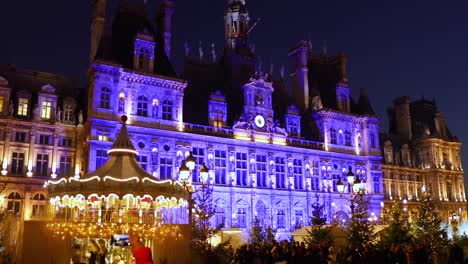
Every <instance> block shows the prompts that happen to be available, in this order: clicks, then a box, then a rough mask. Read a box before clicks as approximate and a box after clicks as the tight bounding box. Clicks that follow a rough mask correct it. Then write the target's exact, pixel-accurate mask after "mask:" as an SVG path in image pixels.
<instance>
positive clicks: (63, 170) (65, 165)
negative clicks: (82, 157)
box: [60, 156, 71, 176]
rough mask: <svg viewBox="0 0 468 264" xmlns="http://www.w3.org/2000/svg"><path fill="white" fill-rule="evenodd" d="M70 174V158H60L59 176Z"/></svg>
mask: <svg viewBox="0 0 468 264" xmlns="http://www.w3.org/2000/svg"><path fill="white" fill-rule="evenodd" d="M70 172H71V157H70V156H60V175H61V176H66V175H70Z"/></svg>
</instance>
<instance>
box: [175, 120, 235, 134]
mask: <svg viewBox="0 0 468 264" xmlns="http://www.w3.org/2000/svg"><path fill="white" fill-rule="evenodd" d="M184 131H185V132H188V133H194V134H201V135H210V136H217V137H233V135H234V133H233V130H232V129H229V128H219V127H212V126H204V125H197V124H190V123H184Z"/></svg>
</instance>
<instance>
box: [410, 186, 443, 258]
mask: <svg viewBox="0 0 468 264" xmlns="http://www.w3.org/2000/svg"><path fill="white" fill-rule="evenodd" d="M442 222H443V221H442V218H441V217H440V212H439V210H438V204H437V203H436V202H435V201H434V200H432V198H431V196H430V195H429V194H428V193H427V192H424V193H423V195H422V196H421V197H420V206H419V208H418V218H417V219H416V221H415V222H414V237H415V240H416V242H417V243H418V244H421V245H426V246H427V247H428V249H430V251H431V253H432V254H434V255H435V256H437V254H438V253H439V252H440V251H441V250H442V249H443V248H444V247H446V246H447V244H448V238H447V232H446V231H445V229H444V227H443V226H442Z"/></svg>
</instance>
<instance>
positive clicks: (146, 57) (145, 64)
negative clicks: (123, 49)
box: [138, 49, 150, 71]
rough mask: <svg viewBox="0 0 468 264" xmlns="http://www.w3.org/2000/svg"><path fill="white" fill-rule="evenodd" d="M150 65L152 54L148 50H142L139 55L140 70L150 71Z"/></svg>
mask: <svg viewBox="0 0 468 264" xmlns="http://www.w3.org/2000/svg"><path fill="white" fill-rule="evenodd" d="M149 63H150V52H149V51H148V50H147V49H140V52H139V55H138V70H140V71H148V70H149Z"/></svg>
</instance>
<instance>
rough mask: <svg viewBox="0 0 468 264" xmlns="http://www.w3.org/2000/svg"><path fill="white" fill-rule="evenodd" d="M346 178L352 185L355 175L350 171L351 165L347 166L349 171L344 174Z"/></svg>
mask: <svg viewBox="0 0 468 264" xmlns="http://www.w3.org/2000/svg"><path fill="white" fill-rule="evenodd" d="M346 179H347V180H348V183H349V184H351V185H353V183H354V179H355V177H354V173H353V172H352V171H351V167H350V168H349V171H348V173H347V174H346Z"/></svg>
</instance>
